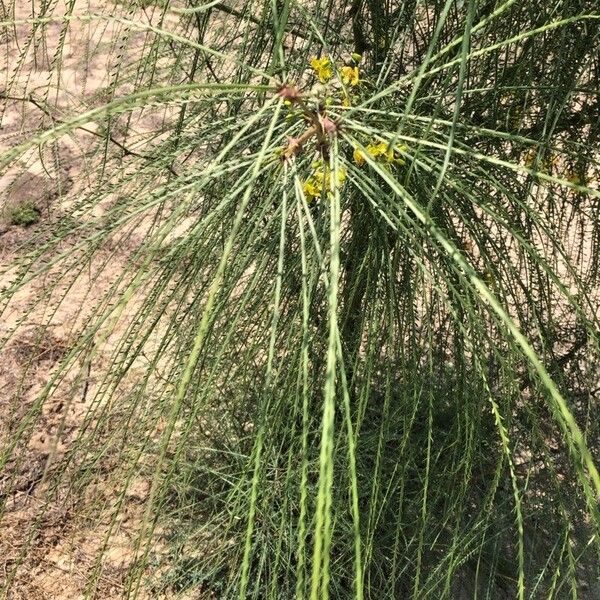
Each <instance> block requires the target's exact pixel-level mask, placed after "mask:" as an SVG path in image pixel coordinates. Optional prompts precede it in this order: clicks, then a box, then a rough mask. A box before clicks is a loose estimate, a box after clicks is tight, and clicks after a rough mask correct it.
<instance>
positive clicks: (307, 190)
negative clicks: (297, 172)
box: [302, 177, 321, 200]
mask: <svg viewBox="0 0 600 600" xmlns="http://www.w3.org/2000/svg"><path fill="white" fill-rule="evenodd" d="M302 190H303V191H304V195H305V196H306V198H307V199H308V200H312V199H313V198H319V197H320V196H321V184H320V183H319V182H318V181H317V180H316V179H315V178H314V177H309V178H308V179H307V180H306V182H305V183H304V186H303V187H302Z"/></svg>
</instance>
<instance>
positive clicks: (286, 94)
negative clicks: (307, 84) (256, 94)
mask: <svg viewBox="0 0 600 600" xmlns="http://www.w3.org/2000/svg"><path fill="white" fill-rule="evenodd" d="M277 94H278V95H279V96H281V97H282V98H283V99H284V100H288V101H289V102H291V103H292V104H295V103H296V102H299V101H300V100H301V99H302V94H301V93H300V90H299V89H298V88H297V87H296V86H295V85H292V84H289V83H284V84H283V85H282V86H281V87H280V88H279V89H278V90H277Z"/></svg>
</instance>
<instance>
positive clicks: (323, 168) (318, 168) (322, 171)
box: [302, 160, 346, 200]
mask: <svg viewBox="0 0 600 600" xmlns="http://www.w3.org/2000/svg"><path fill="white" fill-rule="evenodd" d="M312 168H313V172H312V173H311V175H310V177H309V178H308V179H307V180H306V181H305V182H304V186H303V188H302V189H303V191H304V195H305V196H306V198H307V200H314V199H316V198H320V197H321V196H322V194H323V192H324V191H326V192H327V193H328V194H330V193H331V187H332V184H335V185H337V186H338V187H341V186H342V185H343V184H344V181H346V170H345V169H339V170H338V171H337V172H336V175H337V177H336V181H335V182H333V181H332V179H333V173H332V171H331V168H330V167H329V165H325V164H323V161H320V160H318V161H315V162H314V163H313V164H312Z"/></svg>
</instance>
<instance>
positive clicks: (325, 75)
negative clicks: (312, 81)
mask: <svg viewBox="0 0 600 600" xmlns="http://www.w3.org/2000/svg"><path fill="white" fill-rule="evenodd" d="M360 61H361V56H360V54H353V55H352V58H351V59H350V61H348V64H342V65H338V66H337V67H336V68H334V67H335V63H334V62H332V60H331V59H330V58H329V57H327V56H322V57H321V58H317V57H316V56H315V57H313V58H311V60H310V66H311V68H312V70H313V71H314V73H315V75H316V76H317V78H318V80H319V82H320V83H322V84H326V85H327V89H326V90H325V92H326V93H325V95H326V99H325V102H326V104H332V103H333V102H334V99H335V98H336V96H339V98H338V100H339V101H340V102H341V104H342V105H343V106H350V90H351V89H352V88H356V87H357V86H358V85H359V84H360V69H359V66H358V65H359V63H360ZM334 75H336V77H334ZM340 83H341V85H340ZM348 88H350V90H349V89H348Z"/></svg>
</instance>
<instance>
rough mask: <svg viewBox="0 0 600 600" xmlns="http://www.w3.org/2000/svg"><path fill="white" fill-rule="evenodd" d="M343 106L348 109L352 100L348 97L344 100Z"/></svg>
mask: <svg viewBox="0 0 600 600" xmlns="http://www.w3.org/2000/svg"><path fill="white" fill-rule="evenodd" d="M342 106H345V107H346V108H347V107H348V106H350V98H348V96H346V95H344V97H343V98H342Z"/></svg>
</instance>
